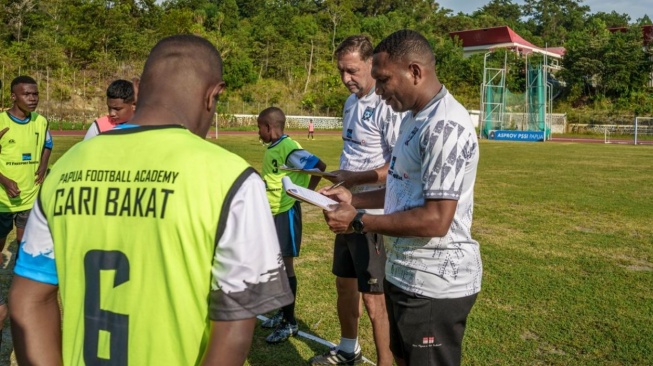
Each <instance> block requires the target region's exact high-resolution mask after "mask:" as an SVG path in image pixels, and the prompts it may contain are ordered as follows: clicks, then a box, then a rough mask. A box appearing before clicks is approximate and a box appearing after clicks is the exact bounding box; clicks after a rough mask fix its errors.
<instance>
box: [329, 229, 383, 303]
mask: <svg viewBox="0 0 653 366" xmlns="http://www.w3.org/2000/svg"><path fill="white" fill-rule="evenodd" d="M331 271H332V272H333V274H334V275H336V276H338V277H342V278H356V279H358V291H360V292H371V293H383V278H384V277H385V248H384V246H383V235H380V234H375V233H366V234H338V235H336V242H335V245H334V247H333V267H332V270H331Z"/></svg>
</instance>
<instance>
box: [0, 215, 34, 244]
mask: <svg viewBox="0 0 653 366" xmlns="http://www.w3.org/2000/svg"><path fill="white" fill-rule="evenodd" d="M30 211H31V210H25V211H20V212H0V238H6V237H7V235H9V233H10V232H11V230H12V229H13V228H14V223H15V224H16V228H19V229H24V228H25V225H27V218H28V217H29V213H30Z"/></svg>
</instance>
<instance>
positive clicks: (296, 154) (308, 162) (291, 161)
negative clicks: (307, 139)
mask: <svg viewBox="0 0 653 366" xmlns="http://www.w3.org/2000/svg"><path fill="white" fill-rule="evenodd" d="M319 161H320V158H318V157H317V156H315V155H313V154H311V153H309V152H308V151H306V150H295V151H293V152H292V153H291V154H290V155H289V156H288V158H287V159H286V165H288V166H289V167H291V168H297V169H313V168H315V166H316V165H317V163H318V162H319Z"/></svg>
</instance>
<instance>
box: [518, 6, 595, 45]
mask: <svg viewBox="0 0 653 366" xmlns="http://www.w3.org/2000/svg"><path fill="white" fill-rule="evenodd" d="M582 2H583V0H525V4H524V7H523V9H524V15H525V16H527V17H531V19H530V20H529V23H530V24H531V25H532V26H533V28H534V32H533V33H535V34H537V35H539V36H541V37H542V39H543V40H544V42H545V43H547V44H548V45H549V46H558V45H563V44H564V43H565V40H566V38H567V33H569V32H573V31H577V30H581V29H583V28H584V26H585V17H586V14H587V13H588V12H589V10H590V8H589V6H586V5H581V3H582ZM540 46H544V45H540Z"/></svg>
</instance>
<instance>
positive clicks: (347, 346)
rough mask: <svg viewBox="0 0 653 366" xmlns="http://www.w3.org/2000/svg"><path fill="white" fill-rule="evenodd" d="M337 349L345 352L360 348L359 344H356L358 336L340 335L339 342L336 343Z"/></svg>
mask: <svg viewBox="0 0 653 366" xmlns="http://www.w3.org/2000/svg"><path fill="white" fill-rule="evenodd" d="M338 349H339V350H341V351H343V352H347V353H354V352H356V351H357V350H359V349H360V345H359V344H358V338H345V337H340V344H339V345H338Z"/></svg>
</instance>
